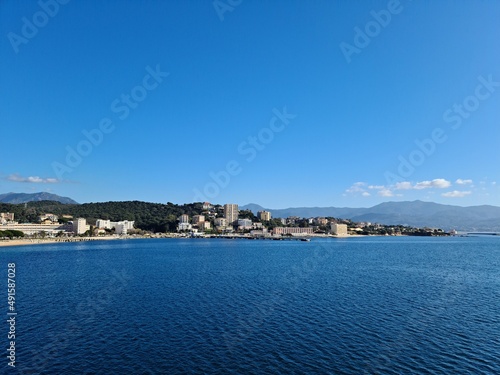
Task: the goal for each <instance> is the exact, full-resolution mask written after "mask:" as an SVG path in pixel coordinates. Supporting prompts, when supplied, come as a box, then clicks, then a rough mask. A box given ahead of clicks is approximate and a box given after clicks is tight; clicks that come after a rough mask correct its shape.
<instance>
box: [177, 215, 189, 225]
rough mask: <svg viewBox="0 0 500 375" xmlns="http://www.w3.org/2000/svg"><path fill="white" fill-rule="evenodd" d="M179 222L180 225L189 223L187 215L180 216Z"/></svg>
mask: <svg viewBox="0 0 500 375" xmlns="http://www.w3.org/2000/svg"><path fill="white" fill-rule="evenodd" d="M179 222H180V223H182V224H185V223H189V215H186V214H182V215H181V216H180V217H179Z"/></svg>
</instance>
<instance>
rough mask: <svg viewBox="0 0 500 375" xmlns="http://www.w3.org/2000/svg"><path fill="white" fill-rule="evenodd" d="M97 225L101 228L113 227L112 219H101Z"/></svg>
mask: <svg viewBox="0 0 500 375" xmlns="http://www.w3.org/2000/svg"><path fill="white" fill-rule="evenodd" d="M95 226H96V227H97V228H99V229H111V228H112V227H111V220H103V219H99V220H97V221H96V222H95Z"/></svg>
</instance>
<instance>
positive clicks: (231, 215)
mask: <svg viewBox="0 0 500 375" xmlns="http://www.w3.org/2000/svg"><path fill="white" fill-rule="evenodd" d="M224 217H225V218H226V219H227V223H228V224H229V225H231V224H233V223H234V222H235V221H237V220H238V205H237V204H230V203H228V204H225V205H224Z"/></svg>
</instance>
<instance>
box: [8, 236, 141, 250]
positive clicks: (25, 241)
mask: <svg viewBox="0 0 500 375" xmlns="http://www.w3.org/2000/svg"><path fill="white" fill-rule="evenodd" d="M132 238H133V237H131V238H119V237H85V238H71V239H68V238H66V239H55V238H47V239H42V238H37V239H21V240H1V241H0V248H1V247H11V246H28V245H45V244H62V243H78V242H90V241H92V242H93V241H110V240H121V239H132Z"/></svg>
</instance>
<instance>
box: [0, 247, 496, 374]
mask: <svg viewBox="0 0 500 375" xmlns="http://www.w3.org/2000/svg"><path fill="white" fill-rule="evenodd" d="M8 263H15V264H16V312H17V313H18V315H17V316H16V340H15V341H16V368H15V369H12V368H9V366H8V365H7V363H8V359H7V358H6V356H3V358H4V359H3V360H2V361H3V363H2V364H1V368H2V369H3V370H4V372H5V373H19V374H187V373H192V374H499V373H500V238H494V237H492V238H480V237H470V238H469V237H468V238H408V237H397V238H395V237H390V238H387V237H379V238H375V237H370V238H350V239H314V240H312V241H311V242H294V241H286V242H284V241H247V240H214V239H210V240H207V239H186V240H182V239H179V240H176V239H166V240H126V241H108V242H106V241H102V242H90V243H80V244H78V243H76V244H75V243H72V244H57V245H37V246H27V247H11V248H2V249H0V264H1V269H2V270H3V272H4V278H3V279H4V280H5V285H4V287H5V293H3V296H4V297H3V298H4V300H5V301H4V302H3V303H1V304H0V306H3V309H4V311H5V317H7V312H8V311H7V307H8V305H7V293H6V289H7V265H8ZM0 279H1V278H0ZM6 319H7V318H5V320H6ZM8 329H9V326H8V324H7V323H4V326H3V328H0V337H3V340H2V341H3V346H4V348H5V349H7V348H8V345H9V344H8V341H9V340H8V339H7V333H8ZM2 330H3V331H4V332H5V334H2V333H1V332H2ZM4 353H6V351H4Z"/></svg>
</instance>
